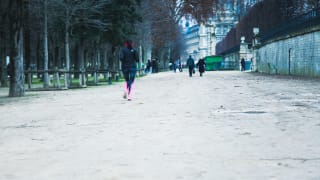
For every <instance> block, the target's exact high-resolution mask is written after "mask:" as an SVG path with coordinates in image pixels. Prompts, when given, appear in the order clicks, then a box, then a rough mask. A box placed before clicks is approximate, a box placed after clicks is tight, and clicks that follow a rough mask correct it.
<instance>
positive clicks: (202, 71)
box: [197, 59, 206, 76]
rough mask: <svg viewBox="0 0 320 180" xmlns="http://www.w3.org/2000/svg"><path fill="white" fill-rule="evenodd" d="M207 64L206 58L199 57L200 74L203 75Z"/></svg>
mask: <svg viewBox="0 0 320 180" xmlns="http://www.w3.org/2000/svg"><path fill="white" fill-rule="evenodd" d="M205 66H206V63H205V62H204V59H199V61H198V62H197V67H198V69H199V73H200V76H202V74H203V73H204V71H205Z"/></svg>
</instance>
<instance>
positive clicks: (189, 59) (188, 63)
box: [187, 57, 194, 68]
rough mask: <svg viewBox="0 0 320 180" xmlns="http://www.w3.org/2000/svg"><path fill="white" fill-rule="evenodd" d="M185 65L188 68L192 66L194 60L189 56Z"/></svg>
mask: <svg viewBox="0 0 320 180" xmlns="http://www.w3.org/2000/svg"><path fill="white" fill-rule="evenodd" d="M187 66H188V67H189V68H194V60H193V59H192V58H191V57H189V58H188V60H187Z"/></svg>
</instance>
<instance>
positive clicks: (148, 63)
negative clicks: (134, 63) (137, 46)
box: [145, 59, 151, 73]
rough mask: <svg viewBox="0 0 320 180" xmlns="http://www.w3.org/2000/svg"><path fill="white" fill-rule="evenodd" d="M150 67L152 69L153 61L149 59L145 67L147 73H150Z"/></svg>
mask: <svg viewBox="0 0 320 180" xmlns="http://www.w3.org/2000/svg"><path fill="white" fill-rule="evenodd" d="M150 69H151V61H150V59H148V61H147V67H146V69H145V73H150Z"/></svg>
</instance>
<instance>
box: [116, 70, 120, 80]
mask: <svg viewBox="0 0 320 180" xmlns="http://www.w3.org/2000/svg"><path fill="white" fill-rule="evenodd" d="M116 81H117V82H119V72H116Z"/></svg>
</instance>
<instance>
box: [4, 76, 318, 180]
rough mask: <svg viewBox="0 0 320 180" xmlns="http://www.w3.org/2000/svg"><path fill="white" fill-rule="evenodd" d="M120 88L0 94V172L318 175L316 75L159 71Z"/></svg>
mask: <svg viewBox="0 0 320 180" xmlns="http://www.w3.org/2000/svg"><path fill="white" fill-rule="evenodd" d="M122 89H123V84H120V83H119V84H113V85H111V86H97V87H89V88H85V89H77V90H68V91H50V92H28V93H27V94H26V96H25V97H22V98H5V97H3V96H1V97H0V179H1V180H71V179H72V180H175V179H177V180H180V179H183V180H215V179H217V180H224V179H228V180H229V179H230V180H233V179H235V180H238V179H239V180H244V179H245V180H251V179H252V180H257V179H268V180H269V179H277V180H282V179H283V180H295V179H297V180H301V179H307V180H309V179H310V180H316V179H320V171H319V169H320V138H319V136H320V91H319V89H320V81H319V80H312V79H298V78H292V77H280V76H265V75H259V74H252V73H242V72H237V71H223V72H206V73H205V75H204V77H199V75H198V74H195V76H194V77H192V78H189V77H188V75H187V72H182V73H173V72H165V73H158V74H151V75H148V76H145V77H143V78H139V79H137V80H136V83H135V89H134V91H135V92H134V99H133V101H126V100H124V99H122V97H121V96H122ZM0 91H2V95H3V91H4V90H3V89H2V90H0ZM0 94H1V93H0Z"/></svg>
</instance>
